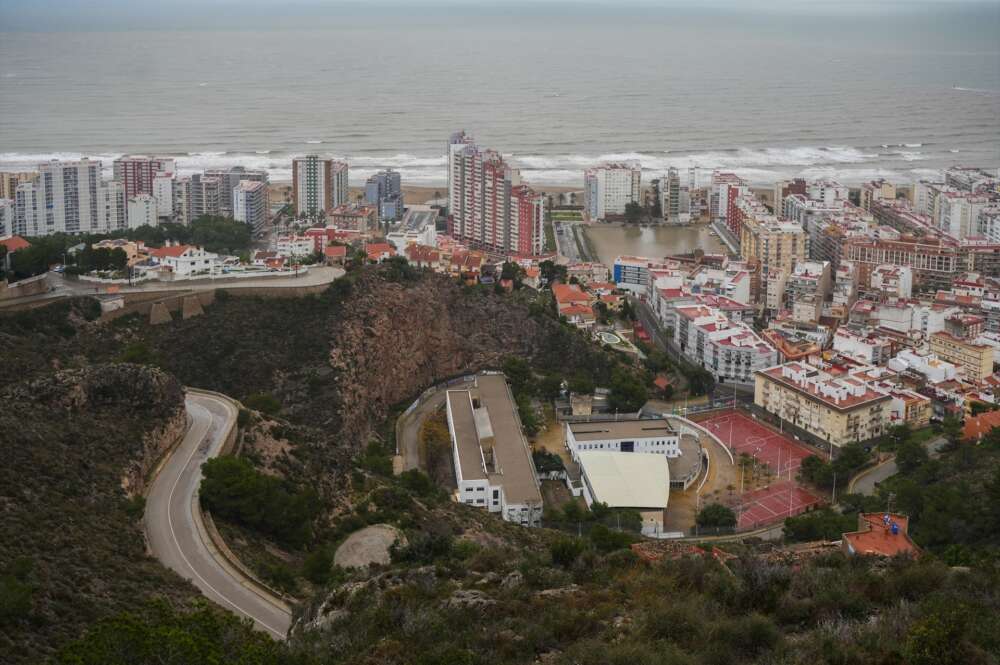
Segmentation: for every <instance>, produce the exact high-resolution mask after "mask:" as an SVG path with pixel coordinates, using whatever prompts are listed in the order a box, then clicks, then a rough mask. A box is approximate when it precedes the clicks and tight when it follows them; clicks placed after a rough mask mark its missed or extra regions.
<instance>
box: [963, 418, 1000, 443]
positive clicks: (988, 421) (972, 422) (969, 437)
mask: <svg viewBox="0 0 1000 665" xmlns="http://www.w3.org/2000/svg"><path fill="white" fill-rule="evenodd" d="M994 427H1000V411H987V412H986V413H980V414H979V415H978V416H970V417H968V418H966V419H965V426H964V427H963V428H962V438H963V439H965V440H966V441H979V440H980V439H982V438H983V436H984V435H985V434H986V433H987V432H989V431H990V430H991V429H993V428H994Z"/></svg>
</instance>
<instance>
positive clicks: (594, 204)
mask: <svg viewBox="0 0 1000 665" xmlns="http://www.w3.org/2000/svg"><path fill="white" fill-rule="evenodd" d="M641 196H642V168H641V167H640V166H639V165H638V164H636V163H634V162H619V163H608V164H603V165H601V166H595V167H594V168H591V169H587V170H586V171H584V174H583V216H584V219H586V220H587V221H594V222H599V221H603V220H604V219H605V218H606V217H607V216H608V215H624V214H625V206H626V205H628V204H629V203H638V202H639V201H640V200H641Z"/></svg>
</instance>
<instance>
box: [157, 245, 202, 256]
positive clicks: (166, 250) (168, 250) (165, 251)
mask: <svg viewBox="0 0 1000 665" xmlns="http://www.w3.org/2000/svg"><path fill="white" fill-rule="evenodd" d="M189 249H194V247H192V246H191V245H171V246H170V247H157V248H156V249H151V250H149V255H150V256H155V257H156V258H158V259H160V258H165V257H168V256H169V257H172V258H177V257H179V256H181V255H183V254H184V252H186V251H188V250H189Z"/></svg>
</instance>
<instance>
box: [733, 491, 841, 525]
mask: <svg viewBox="0 0 1000 665" xmlns="http://www.w3.org/2000/svg"><path fill="white" fill-rule="evenodd" d="M822 502H823V500H822V499H820V498H819V497H818V496H816V495H815V494H813V493H811V492H808V491H806V490H804V489H802V488H801V487H798V486H797V485H795V483H792V482H788V481H783V482H780V483H775V484H773V485H771V486H770V487H765V488H764V489H760V490H756V491H754V492H747V493H746V494H744V495H743V496H742V497H741V505H740V510H739V518H738V521H737V523H736V525H737V527H738V528H740V529H752V528H754V527H757V526H762V525H764V524H771V523H773V522H780V521H782V520H784V519H785V518H786V517H792V516H793V515H798V514H799V513H802V512H805V511H806V510H808V509H809V508H812V507H815V506H818V505H819V504H821V503H822Z"/></svg>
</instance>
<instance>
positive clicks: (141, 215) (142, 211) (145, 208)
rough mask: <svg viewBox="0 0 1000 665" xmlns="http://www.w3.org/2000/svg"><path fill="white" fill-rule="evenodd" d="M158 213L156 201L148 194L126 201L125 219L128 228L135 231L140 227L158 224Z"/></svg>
mask: <svg viewBox="0 0 1000 665" xmlns="http://www.w3.org/2000/svg"><path fill="white" fill-rule="evenodd" d="M158 213H159V211H158V207H157V202H156V199H155V198H154V197H153V196H151V195H149V194H139V195H137V196H133V197H132V198H130V199H129V200H128V210H127V213H126V217H127V219H128V227H129V228H130V229H137V228H139V227H140V226H156V225H157V224H158V223H159V214H158Z"/></svg>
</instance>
